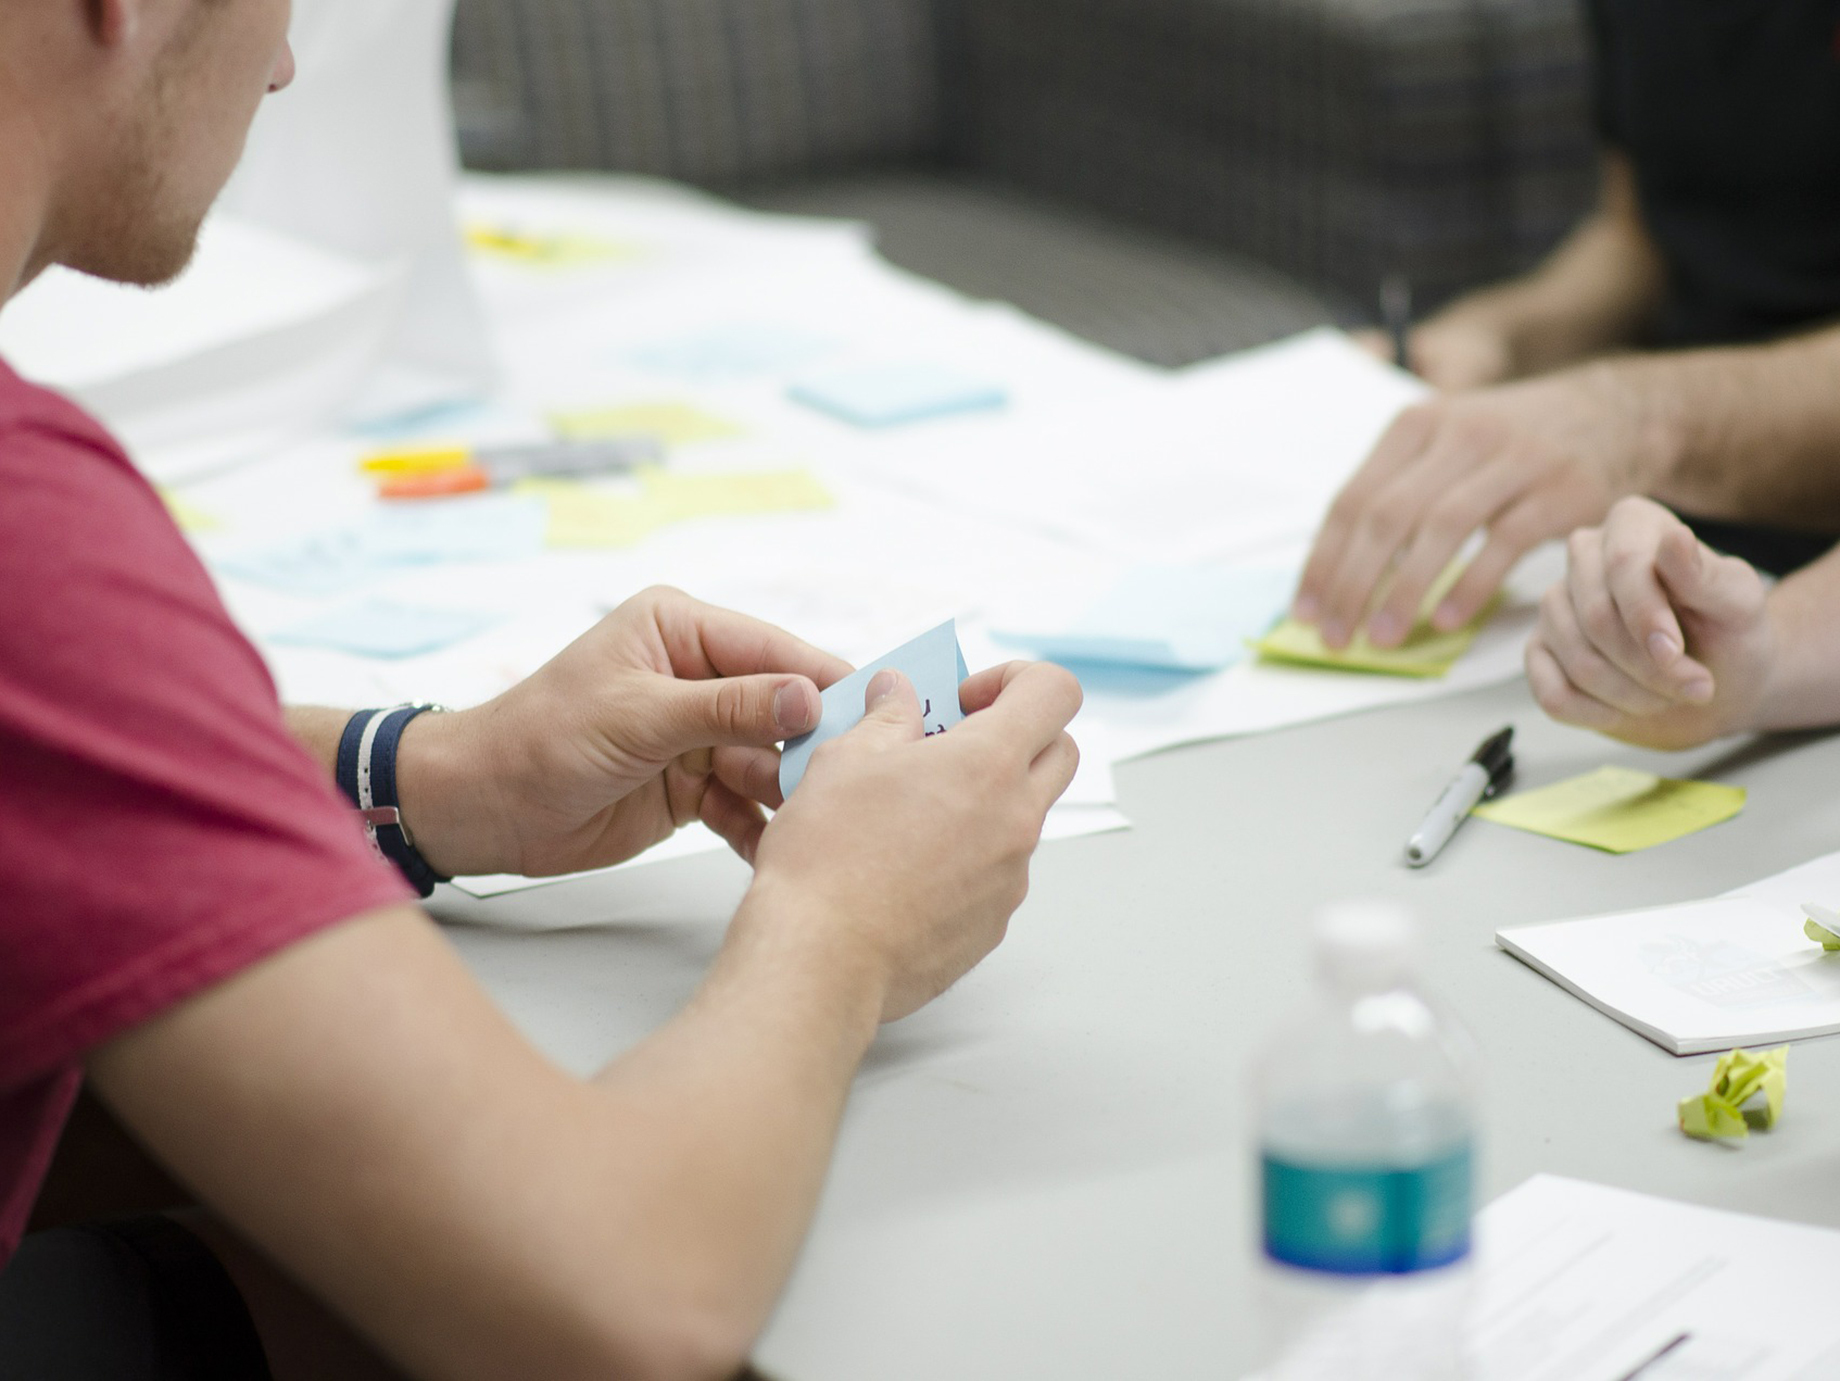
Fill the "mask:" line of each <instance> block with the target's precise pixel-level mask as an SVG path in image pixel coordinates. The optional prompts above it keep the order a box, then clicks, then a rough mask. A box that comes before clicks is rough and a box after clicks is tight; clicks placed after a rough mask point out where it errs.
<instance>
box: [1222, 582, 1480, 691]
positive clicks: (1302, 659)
mask: <svg viewBox="0 0 1840 1381" xmlns="http://www.w3.org/2000/svg"><path fill="white" fill-rule="evenodd" d="M1464 569H1465V568H1464V567H1463V566H1462V565H1461V564H1460V563H1457V562H1452V563H1451V565H1450V567H1449V568H1448V569H1447V570H1445V572H1444V573H1443V574H1442V575H1440V576H1439V577H1438V578H1437V580H1436V581H1435V582H1434V583H1433V584H1432V586H1431V589H1430V590H1429V591H1428V592H1427V593H1426V595H1425V598H1424V601H1423V602H1422V603H1421V604H1420V605H1419V611H1418V622H1417V623H1416V624H1415V625H1414V626H1413V628H1412V631H1411V632H1410V633H1408V634H1407V635H1406V640H1405V641H1404V642H1402V643H1401V644H1400V645H1399V646H1398V647H1375V646H1374V645H1373V644H1372V643H1371V642H1369V641H1368V640H1367V634H1366V633H1364V632H1363V633H1357V634H1356V635H1355V637H1354V641H1353V642H1351V643H1349V644H1348V646H1347V647H1345V648H1343V649H1342V650H1341V651H1340V652H1337V651H1335V649H1333V648H1331V647H1330V646H1329V645H1328V644H1327V643H1325V642H1324V641H1323V640H1322V634H1320V633H1318V632H1317V631H1316V629H1315V628H1313V627H1311V626H1310V625H1309V624H1307V623H1299V622H1298V621H1297V620H1296V619H1289V618H1287V619H1284V620H1282V621H1281V622H1280V623H1279V624H1278V626H1277V627H1275V628H1273V629H1272V630H1271V632H1269V633H1267V634H1266V635H1265V636H1264V637H1263V638H1260V639H1259V640H1258V641H1256V642H1254V643H1253V644H1252V648H1253V650H1254V651H1255V652H1257V653H1258V654H1259V656H1261V657H1263V658H1264V659H1265V660H1266V661H1269V662H1287V663H1289V664H1291V665H1293V666H1306V667H1327V668H1330V669H1331V670H1335V671H1369V672H1378V673H1380V674H1381V675H1384V676H1414V677H1419V678H1421V679H1424V680H1433V679H1435V678H1437V677H1440V676H1446V675H1448V674H1449V672H1450V669H1451V668H1452V667H1453V666H1455V665H1456V664H1457V659H1458V658H1459V657H1461V656H1462V655H1463V654H1464V653H1465V652H1468V651H1469V647H1470V644H1471V643H1473V642H1475V641H1476V635H1477V634H1478V633H1480V632H1481V631H1482V628H1483V625H1484V624H1486V623H1487V622H1488V621H1489V620H1490V619H1492V618H1493V617H1495V611H1496V610H1497V609H1499V608H1501V596H1500V595H1497V596H1496V597H1495V598H1494V599H1492V600H1490V601H1489V602H1488V603H1487V604H1485V605H1484V606H1483V607H1482V612H1481V613H1479V614H1477V615H1476V617H1475V618H1473V619H1471V620H1470V621H1469V622H1468V623H1466V624H1464V625H1463V626H1462V627H1461V628H1454V629H1452V630H1451V631H1450V632H1448V633H1440V632H1438V631H1437V630H1436V629H1435V628H1433V627H1432V626H1431V613H1432V610H1434V609H1436V608H1437V607H1438V605H1439V604H1440V603H1442V602H1443V599H1444V596H1445V595H1447V594H1449V593H1450V591H1451V588H1452V587H1453V586H1454V585H1455V584H1456V583H1457V581H1458V580H1459V579H1460V578H1461V577H1462V575H1463V571H1464Z"/></svg>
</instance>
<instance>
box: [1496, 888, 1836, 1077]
mask: <svg viewBox="0 0 1840 1381" xmlns="http://www.w3.org/2000/svg"><path fill="white" fill-rule="evenodd" d="M1802 902H1817V903H1819V904H1821V905H1823V906H1828V907H1833V906H1835V904H1836V902H1840V854H1830V855H1828V856H1827V857H1825V858H1820V859H1816V860H1815V861H1814V862H1812V863H1808V864H1804V865H1802V866H1801V867H1799V868H1794V869H1791V870H1790V871H1789V872H1786V873H1780V874H1777V875H1776V876H1775V877H1771V878H1765V879H1763V880H1762V881H1760V882H1756V883H1752V884H1749V885H1747V886H1745V887H1742V888H1740V889H1738V890H1737V891H1735V892H1730V893H1727V894H1726V895H1725V896H1722V897H1715V898H1712V899H1710V900H1707V901H1695V902H1686V903H1683V904H1681V905H1677V906H1657V907H1650V908H1648V909H1646V910H1642V911H1625V912H1621V913H1618V914H1614V915H1607V916H1591V917H1586V918H1584V919H1582V920H1571V921H1553V922H1549V923H1546V924H1542V925H1523V926H1510V927H1508V928H1506V929H1504V930H1500V931H1497V932H1496V934H1495V942H1496V943H1497V944H1498V945H1500V946H1501V947H1502V948H1503V949H1505V950H1507V951H1508V953H1510V954H1512V955H1514V956H1515V957H1516V958H1517V959H1520V960H1522V961H1523V962H1524V963H1527V964H1529V965H1531V966H1532V967H1533V968H1535V969H1538V970H1539V971H1540V972H1541V973H1543V974H1545V975H1546V976H1547V977H1548V978H1550V979H1552V981H1553V982H1555V983H1557V984H1558V985H1559V986H1560V987H1562V988H1564V989H1565V990H1566V991H1567V992H1570V993H1573V994H1575V995H1576V996H1578V997H1581V998H1583V999H1584V1000H1585V1001H1586V1002H1588V1003H1590V1004H1591V1005H1592V1006H1593V1007H1595V1008H1597V1009H1598V1010H1599V1011H1600V1012H1603V1013H1605V1014H1606V1015H1608V1016H1611V1017H1614V1018H1615V1019H1616V1020H1618V1021H1620V1022H1622V1023H1623V1025H1625V1026H1627V1027H1629V1029H1630V1030H1632V1031H1635V1032H1638V1033H1640V1034H1641V1035H1643V1036H1646V1037H1647V1038H1648V1039H1649V1040H1651V1041H1653V1042H1655V1044H1657V1045H1659V1046H1660V1047H1661V1048H1662V1049H1664V1050H1667V1051H1670V1052H1672V1053H1673V1054H1675V1055H1699V1054H1703V1053H1705V1052H1706V1051H1710V1050H1730V1049H1732V1048H1733V1047H1734V1046H1741V1045H1776V1044H1781V1043H1782V1042H1784V1041H1795V1040H1805V1039H1807V1038H1809V1037H1812V1036H1828V1035H1833V1034H1835V1033H1836V1032H1840V954H1829V953H1828V952H1827V951H1825V950H1823V949H1822V948H1821V947H1820V946H1819V945H1817V944H1815V943H1814V942H1813V941H1811V940H1809V939H1808V937H1807V936H1806V935H1804V934H1803V933H1802V923H1803V921H1804V920H1805V919H1806V918H1805V917H1804V916H1803V914H1802V911H1801V903H1802Z"/></svg>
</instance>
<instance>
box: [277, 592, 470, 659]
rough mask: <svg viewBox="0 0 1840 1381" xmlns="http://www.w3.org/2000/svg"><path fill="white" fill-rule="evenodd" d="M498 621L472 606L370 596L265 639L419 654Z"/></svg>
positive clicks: (379, 653)
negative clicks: (425, 605) (440, 606)
mask: <svg viewBox="0 0 1840 1381" xmlns="http://www.w3.org/2000/svg"><path fill="white" fill-rule="evenodd" d="M499 619H500V616H499V615H497V614H485V613H480V612H479V611H477V610H471V609H430V608H423V607H420V606H416V605H410V604H393V603H390V602H389V601H386V600H380V599H373V600H365V601H364V602H363V603H360V604H353V605H350V606H348V607H347V608H343V609H338V610H334V611H333V612H331V613H327V614H320V615H318V616H317V617H315V618H311V619H309V620H307V621H306V622H305V623H298V624H295V625H294V626H293V627H291V628H284V629H282V630H281V631H280V632H278V633H273V634H270V635H269V639H268V640H269V641H270V642H274V643H287V644H290V645H292V646H295V647H324V648H330V649H332V650H333V651H335V652H353V653H356V654H357V655H358V656H360V657H419V656H420V655H421V654H422V653H424V652H438V651H440V650H441V649H442V648H444V647H449V646H451V645H453V644H454V643H457V642H461V641H463V640H465V639H467V638H470V637H472V636H473V635H474V634H475V633H478V632H480V631H481V630H483V629H486V628H489V627H491V626H492V625H493V624H495V623H497V622H499Z"/></svg>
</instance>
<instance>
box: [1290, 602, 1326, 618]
mask: <svg viewBox="0 0 1840 1381" xmlns="http://www.w3.org/2000/svg"><path fill="white" fill-rule="evenodd" d="M1320 613H1322V605H1321V603H1320V602H1319V601H1318V600H1317V598H1316V596H1315V595H1298V596H1297V602H1296V603H1295V604H1293V605H1292V606H1291V617H1292V618H1294V619H1296V620H1297V622H1298V623H1315V622H1316V616H1317V615H1318V614H1320Z"/></svg>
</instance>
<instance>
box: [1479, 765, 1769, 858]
mask: <svg viewBox="0 0 1840 1381" xmlns="http://www.w3.org/2000/svg"><path fill="white" fill-rule="evenodd" d="M1744 799H1745V792H1744V788H1743V787H1741V786H1724V785H1721V784H1719V783H1717V782H1683V781H1676V780H1674V779H1672V778H1668V777H1657V776H1656V775H1655V774H1654V773H1652V772H1638V771H1635V770H1634V769H1632V768H1628V767H1600V768H1598V769H1597V771H1595V772H1587V773H1586V774H1585V775H1584V776H1582V777H1573V778H1572V779H1571V780H1570V781H1564V782H1555V783H1554V784H1553V785H1552V786H1543V787H1540V788H1538V789H1537V790H1534V791H1520V792H1516V793H1515V794H1514V795H1512V796H1507V797H1504V798H1502V799H1501V800H1498V801H1488V802H1485V803H1484V804H1482V805H1479V806H1477V807H1476V810H1475V813H1476V814H1477V815H1479V816H1481V817H1482V818H1483V819H1484V820H1493V821H1494V822H1495V823H1496V824H1498V825H1512V826H1514V828H1516V829H1521V830H1530V831H1532V832H1533V833H1534V834H1544V835H1547V836H1549V837H1550V838H1553V839H1564V840H1568V841H1570V842H1571V843H1574V844H1584V845H1588V846H1589V847H1591V848H1593V849H1602V850H1604V851H1605V852H1606V853H1613V854H1627V853H1634V852H1635V851H1636V850H1637V849H1646V848H1650V847H1652V846H1653V845H1656V844H1665V843H1667V842H1668V841H1669V840H1670V839H1679V838H1680V837H1681V836H1682V835H1688V834H1693V833H1695V832H1697V831H1699V830H1703V829H1705V828H1706V827H1707V826H1709V825H1717V824H1719V823H1721V822H1723V821H1726V820H1729V819H1731V817H1732V816H1734V815H1736V814H1737V813H1738V812H1739V811H1741V810H1743V809H1744Z"/></svg>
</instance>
